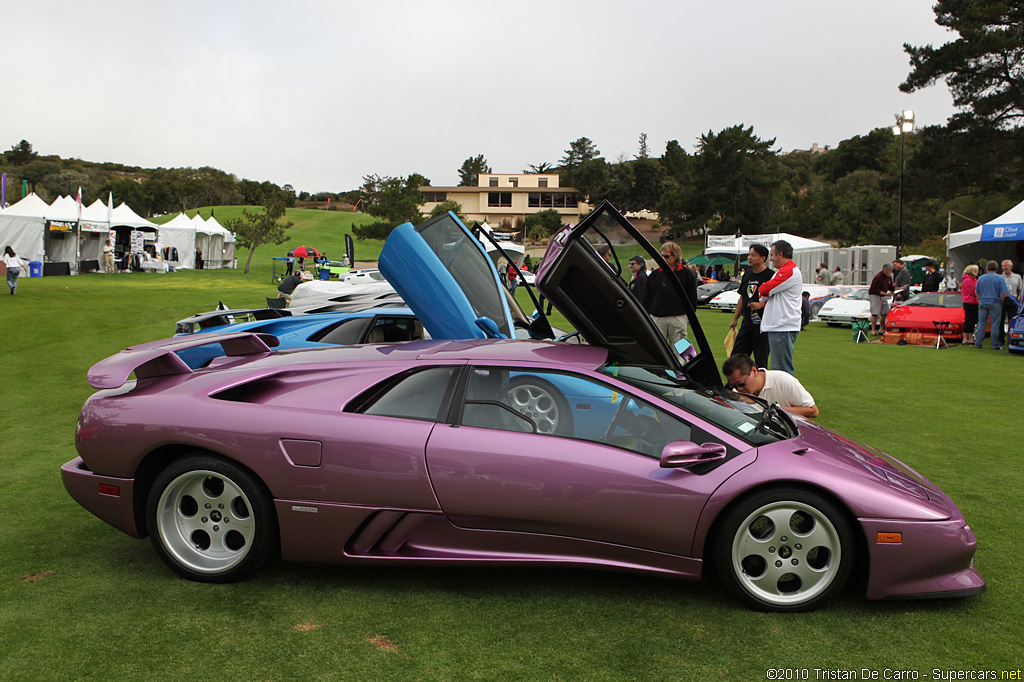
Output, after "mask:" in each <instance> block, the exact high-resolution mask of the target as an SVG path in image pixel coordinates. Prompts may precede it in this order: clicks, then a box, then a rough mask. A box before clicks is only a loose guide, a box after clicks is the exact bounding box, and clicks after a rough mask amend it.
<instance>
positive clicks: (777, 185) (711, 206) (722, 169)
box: [687, 125, 785, 234]
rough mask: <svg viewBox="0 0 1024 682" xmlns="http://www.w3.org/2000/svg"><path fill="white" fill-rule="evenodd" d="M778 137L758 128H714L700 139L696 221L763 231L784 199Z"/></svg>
mask: <svg viewBox="0 0 1024 682" xmlns="http://www.w3.org/2000/svg"><path fill="white" fill-rule="evenodd" d="M774 144H775V140H774V138H773V139H770V140H762V139H760V138H759V137H757V136H756V135H754V129H753V127H752V126H751V127H743V126H742V125H735V126H732V127H730V128H726V129H724V130H722V131H721V132H719V133H717V134H716V133H713V132H711V131H708V132H707V133H706V134H704V135H701V137H700V141H699V142H698V145H697V147H698V155H697V159H696V168H695V185H694V189H693V194H692V198H691V202H690V206H689V210H688V211H687V213H689V214H690V216H691V219H697V220H700V221H702V222H708V221H710V220H712V219H717V220H719V221H720V222H719V226H720V228H721V230H722V231H723V233H728V234H732V233H734V232H735V231H736V230H742V231H754V230H757V231H761V230H763V229H764V228H766V227H770V226H771V225H770V216H771V214H772V212H773V211H774V210H776V209H777V207H778V204H779V202H780V201H782V200H783V197H782V196H781V193H782V192H783V191H784V189H785V188H784V183H783V182H782V179H781V178H780V176H779V173H778V157H777V156H776V155H775V152H773V151H772V149H771V148H772V146H773V145H774Z"/></svg>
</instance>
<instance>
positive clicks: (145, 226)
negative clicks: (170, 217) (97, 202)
mask: <svg viewBox="0 0 1024 682" xmlns="http://www.w3.org/2000/svg"><path fill="white" fill-rule="evenodd" d="M110 226H111V227H131V228H134V229H136V230H143V231H146V232H151V233H152V234H153V235H156V233H157V231H158V230H159V229H160V226H159V225H157V224H156V223H153V222H150V221H148V220H146V219H145V218H143V217H142V216H140V215H139V214H138V213H136V212H135V211H133V210H132V209H131V207H130V206H128V204H126V203H124V202H121V205H120V206H116V207H114V211H113V214H112V215H111V218H110ZM153 238H154V239H155V238H156V237H155V236H154V237H153Z"/></svg>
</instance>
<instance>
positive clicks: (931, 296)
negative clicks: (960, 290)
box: [903, 292, 964, 308]
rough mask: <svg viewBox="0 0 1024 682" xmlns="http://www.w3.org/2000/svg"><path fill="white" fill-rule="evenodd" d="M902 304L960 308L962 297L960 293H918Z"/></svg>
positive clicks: (962, 301) (962, 304) (962, 302)
mask: <svg viewBox="0 0 1024 682" xmlns="http://www.w3.org/2000/svg"><path fill="white" fill-rule="evenodd" d="M903 305H904V306H923V307H926V308H962V307H963V306H964V299H963V298H962V297H961V296H960V294H945V293H943V294H938V293H935V292H929V293H926V294H920V295H919V296H917V297H916V298H912V299H911V300H909V301H907V302H906V303H904V304H903Z"/></svg>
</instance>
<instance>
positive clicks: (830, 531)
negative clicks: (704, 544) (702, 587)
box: [715, 489, 854, 611]
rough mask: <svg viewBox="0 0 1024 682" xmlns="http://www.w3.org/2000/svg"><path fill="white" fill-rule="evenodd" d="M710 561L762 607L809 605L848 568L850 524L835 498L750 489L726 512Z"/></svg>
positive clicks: (838, 583)
mask: <svg viewBox="0 0 1024 682" xmlns="http://www.w3.org/2000/svg"><path fill="white" fill-rule="evenodd" d="M722 531H723V533H722V534H721V535H720V536H719V538H718V543H717V546H716V552H715V559H716V563H717V565H718V572H719V575H720V576H721V578H722V581H723V582H724V583H725V584H726V586H727V587H728V588H729V589H730V590H732V591H733V592H734V593H735V594H736V595H737V596H738V597H739V598H740V599H741V600H742V601H744V602H745V603H746V604H747V605H748V606H751V607H752V608H755V609H758V610H762V611H810V610H812V609H815V608H818V607H820V606H822V605H823V604H824V603H825V602H827V601H828V600H829V599H830V598H832V597H833V596H835V595H836V594H838V593H839V592H840V591H841V590H842V589H843V587H844V586H845V585H846V582H847V581H848V580H849V578H850V573H851V571H852V570H853V560H854V556H853V553H854V549H853V547H854V541H853V534H852V531H851V530H850V524H849V522H848V521H847V520H846V517H845V516H844V515H843V513H842V512H841V511H840V510H839V509H837V508H836V507H835V505H834V504H832V503H831V502H829V501H828V500H826V499H825V498H823V497H822V496H820V495H817V494H815V493H812V492H808V491H805V490H799V489H777V490H768V491H764V492H761V493H756V494H754V495H752V496H750V497H749V498H747V499H745V500H742V501H741V502H740V503H739V504H738V505H737V506H735V507H734V508H733V509H732V510H731V511H730V512H729V513H728V515H727V516H726V517H725V519H724V521H723V525H722Z"/></svg>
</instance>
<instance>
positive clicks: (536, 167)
mask: <svg viewBox="0 0 1024 682" xmlns="http://www.w3.org/2000/svg"><path fill="white" fill-rule="evenodd" d="M554 169H555V167H554V166H552V165H551V164H550V163H548V162H547V161H541V162H540V163H531V164H530V165H529V166H527V167H526V168H524V169H523V173H533V174H535V175H540V174H541V173H550V172H551V171H553V170H554Z"/></svg>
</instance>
